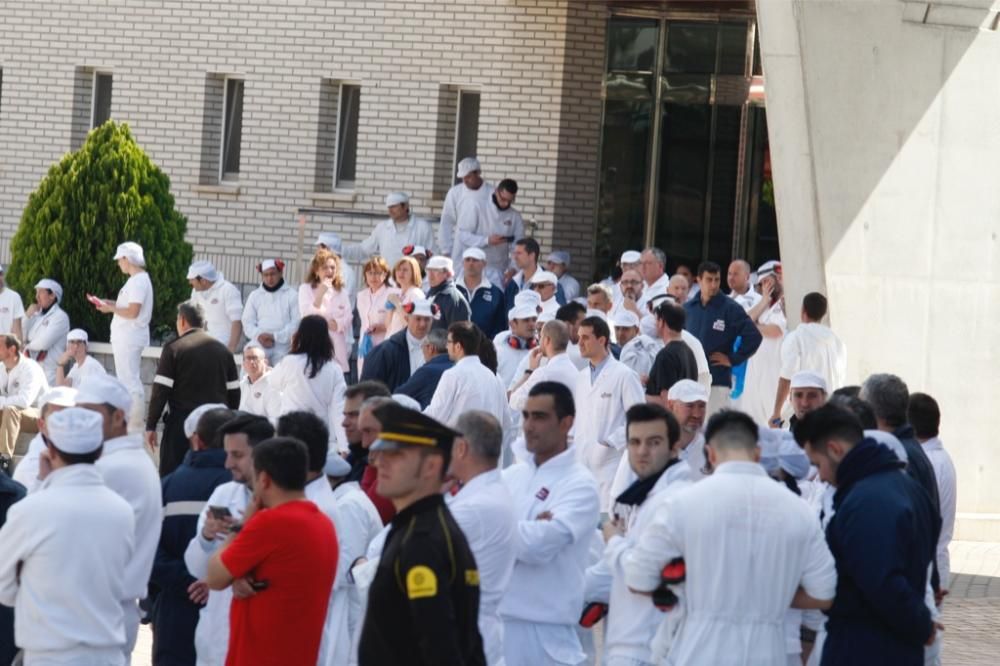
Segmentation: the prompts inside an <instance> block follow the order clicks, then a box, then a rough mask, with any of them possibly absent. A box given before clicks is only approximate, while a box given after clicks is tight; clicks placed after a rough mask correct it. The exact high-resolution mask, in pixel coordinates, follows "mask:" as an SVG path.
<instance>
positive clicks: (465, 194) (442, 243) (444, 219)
mask: <svg viewBox="0 0 1000 666" xmlns="http://www.w3.org/2000/svg"><path fill="white" fill-rule="evenodd" d="M495 189H496V188H495V187H494V186H493V185H492V184H491V183H487V182H486V181H483V184H482V185H480V186H479V189H478V190H470V189H469V188H468V187H466V186H465V183H458V184H457V185H453V186H452V187H451V189H450V190H448V194H446V195H445V197H444V206H443V207H442V208H441V222H440V223H439V224H438V235H437V248H436V249H437V251H438V254H448V253H449V252H451V250H452V248H453V247H454V246H455V236H456V234H455V231H456V227H457V226H458V212H459V208H460V206H461V205H462V203H463V202H464V201H465V200H466V199H473V200H480V199H484V200H486V201H489V200H490V196H491V195H492V194H493V192H494V190H495ZM419 244H420V245H424V244H423V243H419ZM424 247H427V248H429V247H430V245H424ZM455 258H456V259H461V257H455Z"/></svg>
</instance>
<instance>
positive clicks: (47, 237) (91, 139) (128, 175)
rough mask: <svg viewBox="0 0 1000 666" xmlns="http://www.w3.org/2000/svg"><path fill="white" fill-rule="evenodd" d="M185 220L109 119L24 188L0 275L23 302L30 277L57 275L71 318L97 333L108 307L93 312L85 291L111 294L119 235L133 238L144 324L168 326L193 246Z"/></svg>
mask: <svg viewBox="0 0 1000 666" xmlns="http://www.w3.org/2000/svg"><path fill="white" fill-rule="evenodd" d="M186 229H187V219H186V218H185V217H184V216H183V215H181V213H180V212H179V211H178V210H177V209H176V208H175V207H174V198H173V196H172V195H171V194H170V179H169V178H167V176H166V174H164V173H163V172H162V171H161V170H160V169H159V167H157V166H156V165H155V164H153V162H152V160H150V159H149V157H148V156H147V155H146V153H145V152H144V151H143V150H142V148H140V147H139V144H137V143H136V141H135V139H134V138H133V137H132V133H131V132H130V131H129V128H128V125H126V124H121V125H119V124H116V123H115V122H114V121H111V120H109V121H108V122H107V123H105V124H104V125H102V126H101V127H99V128H97V129H95V130H93V131H92V132H91V133H90V135H89V136H88V137H87V141H86V143H84V145H83V146H82V147H81V148H80V149H79V150H78V151H76V152H73V153H69V154H67V155H66V156H64V157H63V158H62V159H61V160H60V161H59V162H58V163H57V164H54V165H52V167H51V168H50V169H49V173H48V175H46V176H45V178H43V179H42V182H41V183H40V184H39V185H38V188H37V189H36V190H35V191H34V192H33V193H32V194H31V196H30V197H29V198H28V205H27V206H26V207H25V209H24V212H23V214H22V215H21V223H20V226H19V227H18V229H17V233H16V234H14V238H13V239H12V241H11V262H10V267H9V269H8V271H7V282H8V284H9V285H10V287H11V288H13V289H15V290H16V291H18V292H20V293H21V295H22V296H23V297H24V300H25V303H26V304H28V303H32V302H34V298H35V292H34V285H35V283H36V282H37V281H38V280H39V279H41V278H43V277H48V278H52V279H54V280H57V281H58V282H59V283H60V284H62V286H63V290H64V291H65V295H64V297H63V303H62V307H63V309H65V310H66V312H67V313H68V314H69V318H70V322H72V325H73V327H79V328H83V329H85V330H86V331H87V332H88V333H89V334H90V336H91V338H92V339H94V340H107V339H108V336H109V326H110V323H111V317H110V315H105V314H101V313H99V312H97V310H96V309H95V308H94V306H92V305H91V304H90V303H88V302H87V301H86V299H85V294H87V293H92V294H96V295H97V296H100V297H102V298H110V299H112V300H113V299H114V298H116V297H117V294H118V290H119V289H120V288H121V286H122V285H123V284H124V283H125V280H126V279H127V276H126V275H125V274H123V273H122V272H121V271H120V270H119V269H118V266H117V264H116V262H115V261H113V260H112V257H114V254H115V248H116V247H117V246H118V244H119V243H122V242H124V241H135V242H137V243H139V244H140V245H141V246H142V247H143V249H144V250H145V253H146V268H147V270H148V271H149V275H150V279H151V280H152V282H153V292H154V294H155V299H156V300H155V306H154V310H153V328H154V330H157V329H159V330H163V327H169V328H170V329H172V328H173V324H174V321H175V319H176V312H177V311H176V305H177V303H179V302H181V301H182V300H184V299H186V298H188V296H189V295H190V287H189V286H188V283H187V281H186V280H185V276H186V272H187V267H188V265H189V264H190V263H191V258H192V255H193V252H192V249H191V245H190V244H189V243H187V242H186V241H185V240H184V233H185V231H186Z"/></svg>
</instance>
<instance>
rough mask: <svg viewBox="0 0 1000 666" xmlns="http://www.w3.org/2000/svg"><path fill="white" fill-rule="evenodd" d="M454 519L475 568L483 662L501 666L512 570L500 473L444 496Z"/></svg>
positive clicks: (507, 503)
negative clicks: (503, 608) (503, 612)
mask: <svg viewBox="0 0 1000 666" xmlns="http://www.w3.org/2000/svg"><path fill="white" fill-rule="evenodd" d="M445 502H446V503H447V504H448V510H449V511H451V515H452V517H453V518H454V519H455V522H456V523H458V526H459V527H460V528H461V529H462V533H463V534H465V539H466V541H468V542H469V548H470V549H471V550H472V555H473V556H474V557H475V559H476V566H477V567H478V569H479V633H480V635H481V636H482V638H483V651H484V652H485V653H486V663H487V664H488V665H489V666H496V665H497V664H500V663H502V662H503V624H502V623H501V621H500V615H499V613H498V609H499V607H500V600H501V599H502V598H503V594H504V591H505V590H506V589H507V584H508V582H509V581H510V576H511V573H512V572H513V571H514V558H515V556H516V551H515V548H514V532H515V530H516V529H517V518H516V517H515V515H514V508H513V507H514V501H513V499H512V498H511V495H510V491H508V490H507V486H505V485H504V483H503V479H502V477H501V474H500V470H491V471H489V472H483V473H482V474H479V475H478V476H475V477H473V478H472V479H470V480H469V482H468V483H466V484H465V485H464V486H462V489H461V490H460V491H459V492H458V494H457V495H450V494H445Z"/></svg>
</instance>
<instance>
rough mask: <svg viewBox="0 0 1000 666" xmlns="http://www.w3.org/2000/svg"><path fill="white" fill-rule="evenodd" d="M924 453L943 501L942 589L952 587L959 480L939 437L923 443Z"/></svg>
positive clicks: (939, 551) (939, 549)
mask: <svg viewBox="0 0 1000 666" xmlns="http://www.w3.org/2000/svg"><path fill="white" fill-rule="evenodd" d="M921 446H922V447H923V449H924V453H926V454H927V458H928V459H929V460H930V461H931V467H933V468H934V478H935V480H936V481H937V487H938V497H939V498H940V499H941V534H940V536H938V543H937V567H938V575H939V576H940V577H941V589H943V590H947V589H949V588H950V586H951V556H950V555H949V554H948V544H950V543H951V538H952V535H953V534H954V533H955V506H956V500H957V490H958V478H957V476H956V475H955V465H954V463H952V461H951V456H950V455H948V452H947V451H945V449H944V445H943V444H942V443H941V440H940V439H938V438H937V437H932V438H930V439H928V440H927V441H926V442H923V443H921Z"/></svg>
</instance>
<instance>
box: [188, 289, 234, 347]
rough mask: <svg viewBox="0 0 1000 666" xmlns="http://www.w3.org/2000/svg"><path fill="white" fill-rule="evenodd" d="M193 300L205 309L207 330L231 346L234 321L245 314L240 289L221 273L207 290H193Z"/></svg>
mask: <svg viewBox="0 0 1000 666" xmlns="http://www.w3.org/2000/svg"><path fill="white" fill-rule="evenodd" d="M191 300H192V301H193V302H195V303H198V304H200V305H201V307H202V308H204V309H205V327H204V328H205V332H206V333H208V334H209V335H211V336H212V337H213V338H215V339H216V340H218V341H219V342H221V343H222V344H224V345H226V346H227V347H228V346H229V336H230V334H231V333H232V326H233V322H234V321H240V317H241V316H242V315H243V298H242V296H240V290H239V289H237V288H236V285H234V284H233V283H232V282H229V281H228V280H226V279H225V278H223V277H222V274H221V273H220V274H219V279H218V280H216V281H215V282H213V283H212V286H211V287H209V288H208V289H206V290H205V291H196V290H194V289H192V290H191Z"/></svg>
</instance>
